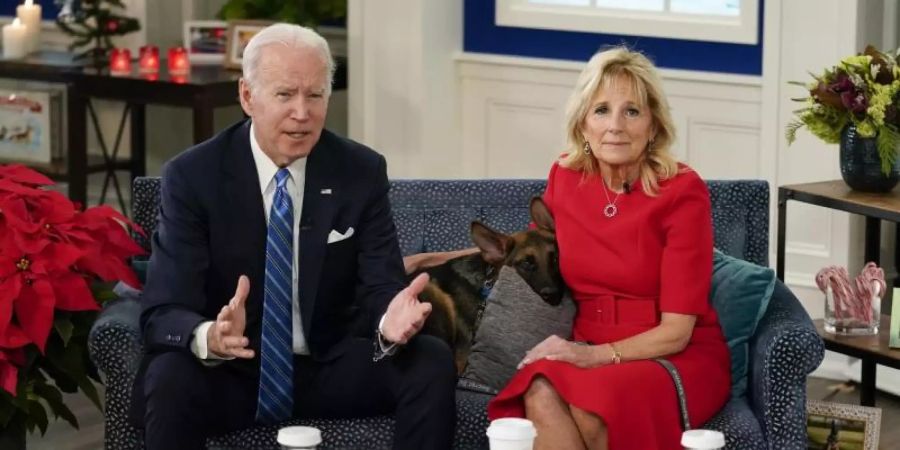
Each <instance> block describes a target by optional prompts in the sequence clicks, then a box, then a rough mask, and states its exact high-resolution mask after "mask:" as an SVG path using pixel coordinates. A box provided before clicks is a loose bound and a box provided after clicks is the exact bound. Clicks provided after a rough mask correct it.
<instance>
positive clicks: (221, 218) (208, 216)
mask: <svg viewBox="0 0 900 450" xmlns="http://www.w3.org/2000/svg"><path fill="white" fill-rule="evenodd" d="M333 72H334V63H333V60H332V58H331V53H330V51H329V49H328V44H327V43H326V42H325V40H324V39H322V38H321V37H320V36H319V35H318V34H316V33H315V32H314V31H312V30H309V29H307V28H303V27H300V26H296V25H287V24H277V25H273V26H271V27H268V28H266V29H264V30H263V31H261V32H260V33H258V34H257V35H256V36H254V37H253V39H252V40H251V41H250V43H249V44H248V45H247V48H246V49H245V50H244V54H243V77H242V78H241V80H240V100H241V106H242V107H243V109H244V111H245V112H246V113H247V115H248V116H249V117H250V119H249V120H246V121H242V122H240V123H237V124H235V125H233V126H231V127H230V128H228V129H226V130H224V131H223V132H222V133H220V134H218V135H217V136H215V137H214V138H212V139H210V140H209V141H206V142H204V143H202V144H199V145H197V146H195V147H193V148H191V149H189V150H188V151H186V152H184V153H182V154H180V155H178V156H177V157H175V158H173V159H172V160H171V161H170V162H169V163H168V164H166V167H165V168H164V170H163V177H162V194H161V207H160V212H159V227H158V229H157V232H156V233H155V234H154V236H153V252H152V256H151V260H150V266H149V270H148V279H147V283H146V288H145V292H144V298H143V312H142V314H141V327H142V330H143V335H144V342H145V346H146V350H147V352H146V356H145V358H144V360H143V361H142V364H141V368H140V370H139V373H138V376H137V380H136V383H135V390H134V397H135V410H134V412H135V414H134V415H135V418H136V420H139V421H140V422H141V423H142V424H143V427H144V429H145V433H144V438H145V441H146V446H147V448H148V449H151V450H153V449H167V450H168V449H186V448H190V449H194V448H203V447H204V443H205V439H206V438H207V437H208V436H212V435H217V434H221V433H226V432H228V431H232V430H236V429H240V428H244V427H248V426H252V425H254V424H256V423H264V424H278V423H280V422H282V421H284V420H287V419H290V418H297V417H300V418H307V417H319V418H341V417H360V416H371V415H377V414H386V413H395V416H396V429H395V436H394V447H395V448H402V449H428V448H450V445H451V441H452V435H453V430H454V423H455V403H454V384H455V369H454V365H453V357H452V354H451V352H450V349H449V348H448V347H447V346H446V344H444V343H443V342H441V341H439V340H437V339H435V338H432V337H430V336H418V335H416V333H417V332H418V331H419V330H420V329H421V327H422V324H423V322H424V321H425V319H426V318H427V316H428V314H429V313H430V311H431V308H430V305H429V304H427V303H420V302H419V301H418V299H417V295H418V293H419V292H421V290H422V288H423V287H424V285H425V284H426V283H427V277H422V278H418V279H416V280H414V281H413V282H412V284H410V285H409V286H408V287H406V286H405V284H404V270H403V263H402V260H401V255H400V250H399V245H398V242H397V236H396V230H395V228H394V224H393V219H392V216H391V208H390V204H389V202H388V188H389V185H388V180H387V171H386V168H385V160H384V158H383V157H382V156H381V155H379V154H378V153H376V152H374V151H373V150H371V149H369V148H367V147H365V146H363V145H361V144H358V143H356V142H353V141H351V140H348V139H345V138H342V137H339V136H336V135H334V134H332V133H330V132H328V131H327V130H324V122H325V115H326V111H327V106H328V98H329V95H330V93H331V80H332V74H333Z"/></svg>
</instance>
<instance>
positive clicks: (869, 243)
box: [775, 180, 900, 313]
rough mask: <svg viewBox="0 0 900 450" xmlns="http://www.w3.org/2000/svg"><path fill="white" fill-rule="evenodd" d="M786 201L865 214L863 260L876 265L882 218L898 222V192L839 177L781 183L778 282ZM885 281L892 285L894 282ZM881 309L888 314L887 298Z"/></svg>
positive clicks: (781, 263)
mask: <svg viewBox="0 0 900 450" xmlns="http://www.w3.org/2000/svg"><path fill="white" fill-rule="evenodd" d="M788 200H794V201H797V202H802V203H807V204H810V205H818V206H821V207H824V208H830V209H834V210H837V211H845V212H849V213H853V214H859V215H862V216H865V218H866V232H865V260H866V261H874V262H876V263H878V265H879V266H880V265H881V262H880V261H881V255H880V253H881V252H880V244H881V221H882V220H888V221H891V222H894V223H900V191H896V190H895V191H892V192H887V193H883V194H877V193H868V192H859V191H854V190H852V189H850V188H849V187H848V186H847V185H846V184H845V183H844V182H843V181H842V180H832V181H822V182H818V183H806V184H793V185H788V186H781V187H779V188H778V235H777V241H778V242H777V253H776V258H775V259H776V262H775V273H776V274H777V276H778V279H780V280H781V281H784V258H785V240H786V239H785V238H786V237H785V234H786V233H785V232H786V230H787V204H788ZM887 284H888V286H891V285H892V284H893V283H887ZM884 299H887V296H885V297H884ZM881 311H882V312H885V313H890V304H889V303H888V302H887V301H883V302H882V305H881Z"/></svg>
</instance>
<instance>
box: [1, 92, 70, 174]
mask: <svg viewBox="0 0 900 450" xmlns="http://www.w3.org/2000/svg"><path fill="white" fill-rule="evenodd" d="M62 125H63V124H62V92H60V91H59V90H52V89H50V90H44V89H31V88H27V89H9V88H0V161H2V162H23V163H45V164H49V163H50V162H52V161H53V160H54V159H59V158H62V143H61V141H62V139H63V135H62Z"/></svg>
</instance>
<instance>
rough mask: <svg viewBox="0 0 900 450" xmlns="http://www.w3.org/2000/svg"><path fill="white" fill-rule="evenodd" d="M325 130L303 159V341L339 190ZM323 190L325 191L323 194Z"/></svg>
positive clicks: (333, 155) (334, 159) (335, 157)
mask: <svg viewBox="0 0 900 450" xmlns="http://www.w3.org/2000/svg"><path fill="white" fill-rule="evenodd" d="M328 141H330V139H329V136H328V132H327V131H323V132H322V137H321V138H320V139H319V142H318V143H317V144H316V146H315V147H314V148H313V151H312V153H310V155H309V157H308V158H309V159H308V160H307V162H306V183H305V187H304V191H303V214H302V215H301V217H300V230H299V233H300V245H299V247H300V254H299V255H297V257H298V259H299V266H298V268H299V270H298V272H299V279H300V280H299V283H300V285H299V288H298V289H299V294H300V295H299V296H300V313H301V317H302V319H303V331H304V334H306V337H307V340H308V338H309V335H310V331H311V323H312V317H313V314H314V311H315V301H316V296H317V294H318V289H319V279H320V277H321V275H322V260H323V259H324V258H325V251H326V246H327V240H328V233H329V232H330V231H331V225H332V222H333V218H334V214H335V212H336V205H335V202H336V201H337V198H336V196H337V194H338V193H340V186H337V185H336V183H337V181H338V177H337V176H336V174H337V169H338V164H337V163H338V160H339V157H338V155H337V151H338V150H339V149H337V148H334V146H331V145H328ZM325 192H327V193H325Z"/></svg>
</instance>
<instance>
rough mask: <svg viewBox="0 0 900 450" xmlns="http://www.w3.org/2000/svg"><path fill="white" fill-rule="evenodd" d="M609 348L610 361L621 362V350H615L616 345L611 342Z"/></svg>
mask: <svg viewBox="0 0 900 450" xmlns="http://www.w3.org/2000/svg"><path fill="white" fill-rule="evenodd" d="M608 345H609V348H610V350H612V362H613V364H619V363H621V362H622V352H620V351H618V350H616V347H615V346H613V345H612V342H610V343H609V344H608Z"/></svg>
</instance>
